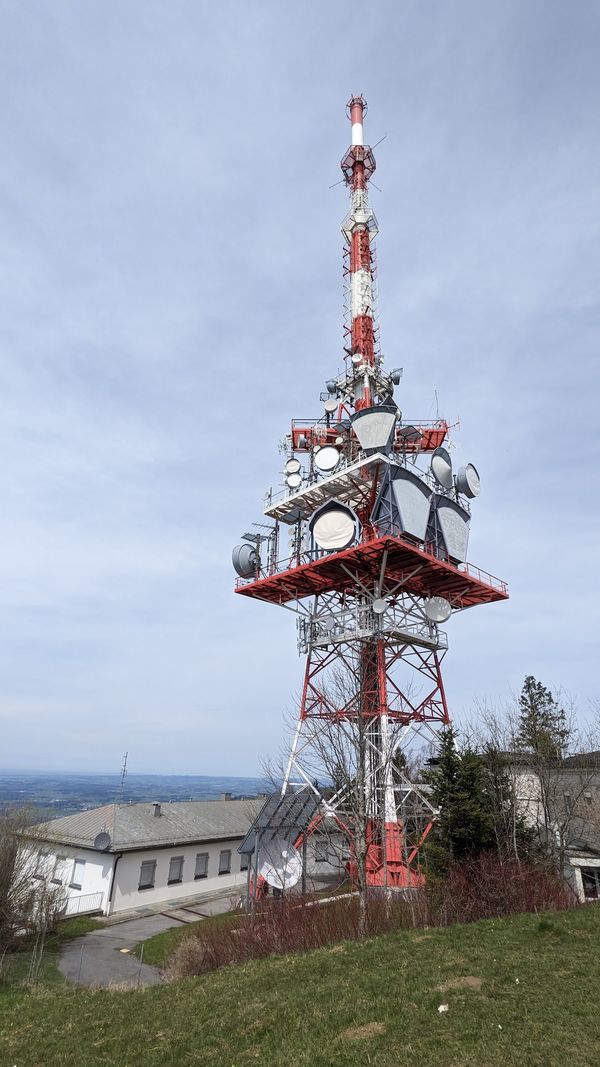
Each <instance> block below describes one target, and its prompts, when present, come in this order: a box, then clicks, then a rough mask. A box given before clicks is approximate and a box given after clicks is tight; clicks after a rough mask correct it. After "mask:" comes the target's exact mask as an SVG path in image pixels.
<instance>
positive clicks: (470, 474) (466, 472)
mask: <svg viewBox="0 0 600 1067" xmlns="http://www.w3.org/2000/svg"><path fill="white" fill-rule="evenodd" d="M456 488H457V489H458V491H459V493H462V494H463V496H468V498H469V500H473V498H474V497H476V496H479V490H480V489H481V482H480V480H479V472H478V470H477V468H476V467H474V466H473V464H472V463H467V465H466V467H460V468H459V471H458V474H457V475H456Z"/></svg>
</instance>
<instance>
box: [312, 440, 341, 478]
mask: <svg viewBox="0 0 600 1067" xmlns="http://www.w3.org/2000/svg"><path fill="white" fill-rule="evenodd" d="M339 462H340V454H339V452H338V450H337V448H334V447H333V445H323V448H320V449H319V451H318V452H317V453H316V454H315V466H317V467H318V468H319V470H320V471H325V472H326V473H329V471H332V470H335V468H336V467H337V465H338V463H339Z"/></svg>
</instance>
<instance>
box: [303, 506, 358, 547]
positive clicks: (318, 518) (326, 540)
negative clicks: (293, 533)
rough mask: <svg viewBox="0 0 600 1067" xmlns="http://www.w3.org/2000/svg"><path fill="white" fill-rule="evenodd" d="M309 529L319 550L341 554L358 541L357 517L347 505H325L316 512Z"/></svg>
mask: <svg viewBox="0 0 600 1067" xmlns="http://www.w3.org/2000/svg"><path fill="white" fill-rule="evenodd" d="M308 528H309V530H310V532H311V534H312V535H313V537H314V539H315V541H316V543H317V545H318V546H319V548H322V549H324V550H325V551H326V552H336V551H338V552H339V551H340V550H341V549H343V548H348V546H349V545H351V544H352V542H353V541H354V540H355V539H356V530H357V522H356V516H355V514H354V512H353V511H352V510H351V508H348V507H346V506H345V504H333V503H332V504H324V505H323V507H321V508H319V509H318V510H317V511H315V513H314V515H313V516H312V518H311V519H310V521H309V524H308Z"/></svg>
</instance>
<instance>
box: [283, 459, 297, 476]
mask: <svg viewBox="0 0 600 1067" xmlns="http://www.w3.org/2000/svg"><path fill="white" fill-rule="evenodd" d="M284 470H285V473H286V474H297V473H298V471H299V470H300V460H299V459H294V457H292V459H288V461H287V463H286V465H285V468H284Z"/></svg>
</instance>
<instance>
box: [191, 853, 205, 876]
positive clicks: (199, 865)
mask: <svg viewBox="0 0 600 1067" xmlns="http://www.w3.org/2000/svg"><path fill="white" fill-rule="evenodd" d="M194 878H195V880H196V881H197V880H198V878H208V852H199V853H198V855H197V856H196V869H195V871H194Z"/></svg>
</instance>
